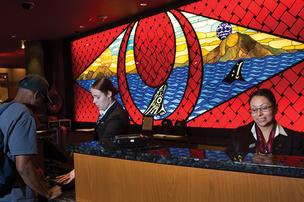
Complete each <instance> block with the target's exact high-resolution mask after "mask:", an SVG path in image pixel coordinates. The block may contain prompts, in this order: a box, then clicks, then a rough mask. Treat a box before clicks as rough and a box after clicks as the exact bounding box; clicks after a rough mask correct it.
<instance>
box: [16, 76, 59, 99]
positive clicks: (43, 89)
mask: <svg viewBox="0 0 304 202" xmlns="http://www.w3.org/2000/svg"><path fill="white" fill-rule="evenodd" d="M49 86H50V85H49V83H48V82H47V80H46V79H45V78H44V77H42V76H40V75H38V74H29V75H26V76H25V77H24V78H23V79H22V80H21V81H19V86H18V87H20V88H26V89H29V90H31V91H33V92H37V93H38V94H39V95H40V96H41V97H43V98H44V100H45V101H46V102H49V103H51V104H53V102H52V100H51V99H50V97H49V95H48V89H49Z"/></svg>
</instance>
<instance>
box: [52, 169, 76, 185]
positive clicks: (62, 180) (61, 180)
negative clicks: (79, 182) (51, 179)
mask: <svg viewBox="0 0 304 202" xmlns="http://www.w3.org/2000/svg"><path fill="white" fill-rule="evenodd" d="M73 179H75V170H72V171H71V172H69V173H67V174H64V175H60V176H58V177H56V180H55V181H56V182H57V183H58V184H68V183H70V182H71V181H72V180H73Z"/></svg>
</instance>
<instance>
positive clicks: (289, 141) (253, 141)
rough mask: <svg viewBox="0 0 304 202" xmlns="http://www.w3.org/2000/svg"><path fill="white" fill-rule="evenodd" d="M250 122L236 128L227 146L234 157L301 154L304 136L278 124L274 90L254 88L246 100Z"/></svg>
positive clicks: (239, 158)
mask: <svg viewBox="0 0 304 202" xmlns="http://www.w3.org/2000/svg"><path fill="white" fill-rule="evenodd" d="M249 104H250V114H251V116H252V118H253V122H251V123H249V124H248V125H245V126H242V127H240V128H238V129H236V131H235V133H234V134H233V135H232V137H231V141H230V143H229V145H228V148H227V154H228V155H229V156H230V157H231V158H232V159H234V160H241V159H242V157H244V155H245V154H247V153H259V154H279V155H304V144H303V142H304V137H303V134H300V133H299V132H296V131H292V130H290V129H287V128H285V127H283V126H281V125H279V124H278V123H277V121H276V119H275V115H276V113H277V111H278V106H277V102H276V99H275V96H274V95H273V93H272V92H271V91H270V90H268V89H259V90H257V91H255V92H254V93H253V94H252V95H251V96H250V99H249Z"/></svg>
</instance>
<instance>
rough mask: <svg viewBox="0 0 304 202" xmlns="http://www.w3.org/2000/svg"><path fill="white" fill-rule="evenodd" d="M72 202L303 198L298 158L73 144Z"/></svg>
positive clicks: (302, 173) (248, 201)
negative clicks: (265, 159)
mask: <svg viewBox="0 0 304 202" xmlns="http://www.w3.org/2000/svg"><path fill="white" fill-rule="evenodd" d="M74 151H75V152H76V153H75V154H74V163H75V172H76V200H77V201H79V202H82V201H98V202H99V201H101V202H102V201H106V202H112V201H117V202H118V201H119V202H121V201H132V202H140V201H142V202H149V201H151V202H161V201H163V202H170V201H180V202H191V201H193V202H198V201H212V202H217V201H225V202H229V201H231V202H232V201H233V202H235V201H241V202H244V201H246V202H251V201H252V202H255V201H276V202H278V201H282V202H285V201H292V202H296V201H303V198H304V168H303V167H302V165H303V159H302V158H296V157H293V159H292V160H288V157H283V158H281V159H282V160H283V161H282V162H279V163H278V164H277V165H269V164H256V163H252V162H251V161H252V155H251V154H249V155H247V157H246V158H245V159H244V162H241V163H240V162H232V161H230V160H229V158H228V157H227V156H226V155H225V153H224V152H222V151H209V150H198V149H187V148H152V149H151V148H149V149H147V148H145V149H140V148H137V149H105V148H103V147H102V146H101V145H99V144H98V143H96V142H89V143H85V144H83V145H82V146H79V147H75V148H74Z"/></svg>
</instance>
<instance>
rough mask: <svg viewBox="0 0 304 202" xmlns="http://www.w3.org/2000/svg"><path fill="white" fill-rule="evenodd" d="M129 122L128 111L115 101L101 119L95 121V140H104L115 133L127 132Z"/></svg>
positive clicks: (109, 138)
mask: <svg viewBox="0 0 304 202" xmlns="http://www.w3.org/2000/svg"><path fill="white" fill-rule="evenodd" d="M129 124H130V120H129V116H128V113H127V112H126V111H125V110H124V109H123V108H122V106H121V105H120V104H119V103H118V102H117V101H116V102H115V103H114V104H113V105H112V106H111V107H110V109H109V110H108V111H107V112H106V114H105V115H104V116H103V117H102V119H101V120H100V121H99V122H97V124H96V136H95V140H99V141H101V142H106V141H109V140H111V138H113V137H114V136H115V135H122V134H127V133H128V129H129Z"/></svg>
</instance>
